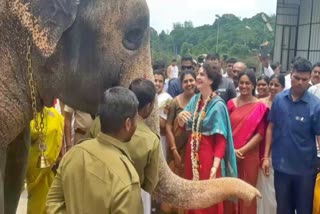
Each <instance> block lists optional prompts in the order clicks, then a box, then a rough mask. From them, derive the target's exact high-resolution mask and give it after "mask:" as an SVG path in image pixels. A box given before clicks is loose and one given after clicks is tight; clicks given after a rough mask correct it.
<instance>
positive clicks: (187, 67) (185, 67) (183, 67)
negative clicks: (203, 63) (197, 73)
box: [181, 65, 193, 70]
mask: <svg viewBox="0 0 320 214" xmlns="http://www.w3.org/2000/svg"><path fill="white" fill-rule="evenodd" d="M181 69H182V70H186V69H193V66H192V65H190V66H185V65H182V66H181Z"/></svg>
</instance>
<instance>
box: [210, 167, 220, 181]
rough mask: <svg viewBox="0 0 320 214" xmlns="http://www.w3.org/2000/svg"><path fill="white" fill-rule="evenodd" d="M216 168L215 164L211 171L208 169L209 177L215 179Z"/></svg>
mask: <svg viewBox="0 0 320 214" xmlns="http://www.w3.org/2000/svg"><path fill="white" fill-rule="evenodd" d="M217 170H218V168H217V167H216V166H213V167H212V168H211V171H210V179H215V178H216V176H217Z"/></svg>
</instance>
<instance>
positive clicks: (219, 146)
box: [213, 134, 227, 159]
mask: <svg viewBox="0 0 320 214" xmlns="http://www.w3.org/2000/svg"><path fill="white" fill-rule="evenodd" d="M213 142H215V146H214V157H218V158H220V159H222V158H223V157H224V153H225V151H226V145H227V144H226V143H227V141H226V139H225V138H224V136H223V135H221V134H215V135H213Z"/></svg>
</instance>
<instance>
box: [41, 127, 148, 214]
mask: <svg viewBox="0 0 320 214" xmlns="http://www.w3.org/2000/svg"><path fill="white" fill-rule="evenodd" d="M46 205H47V213H48V214H53V213H68V214H69V213H70V214H85V213H88V214H91V213H94V214H99V213H101V214H102V213H103V214H106V213H108V214H120V213H121V214H127V213H133V214H140V213H143V205H142V201H141V189H140V183H139V177H138V174H137V172H136V170H135V168H134V167H133V165H132V162H131V159H130V156H129V154H128V151H127V149H126V146H125V143H124V142H121V141H119V140H117V139H115V138H112V137H110V136H108V135H105V134H102V133H99V134H98V136H97V138H96V139H92V140H87V141H84V142H83V143H81V144H79V145H77V146H75V147H74V148H72V149H71V150H70V151H69V152H68V153H67V154H66V155H65V156H64V157H63V159H62V161H61V163H60V167H59V169H58V172H57V175H56V178H55V179H54V181H53V184H52V186H51V189H50V191H49V193H48V196H47V204H46Z"/></svg>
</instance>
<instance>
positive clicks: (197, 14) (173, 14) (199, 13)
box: [147, 0, 277, 32]
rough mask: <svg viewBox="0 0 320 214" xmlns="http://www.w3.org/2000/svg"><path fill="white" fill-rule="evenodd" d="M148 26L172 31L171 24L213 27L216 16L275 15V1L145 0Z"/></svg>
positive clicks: (158, 29)
mask: <svg viewBox="0 0 320 214" xmlns="http://www.w3.org/2000/svg"><path fill="white" fill-rule="evenodd" d="M147 2H148V5H149V9H150V16H151V20H150V21H151V23H150V24H151V26H152V27H153V28H155V29H156V30H157V31H158V32H160V31H161V30H165V31H167V30H169V31H170V30H172V24H173V23H174V22H184V21H192V22H193V25H194V26H200V25H204V24H212V23H213V22H214V19H215V15H216V14H217V15H220V16H221V15H223V14H226V13H232V14H235V15H236V16H239V17H241V18H245V17H249V18H250V17H252V16H254V15H256V14H257V13H260V12H265V13H266V14H268V15H269V14H275V13H276V5H277V0H147Z"/></svg>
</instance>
